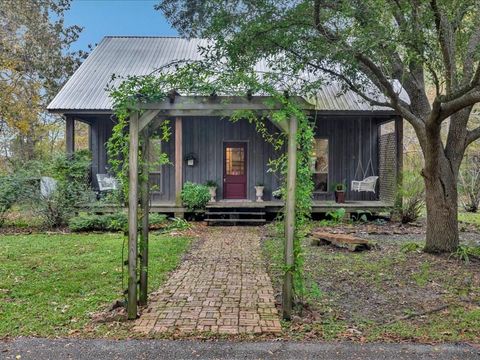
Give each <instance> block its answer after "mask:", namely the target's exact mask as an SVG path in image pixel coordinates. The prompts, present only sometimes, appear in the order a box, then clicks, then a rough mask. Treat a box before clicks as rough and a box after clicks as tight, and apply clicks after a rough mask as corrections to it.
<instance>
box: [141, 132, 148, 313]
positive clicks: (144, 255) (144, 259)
mask: <svg viewBox="0 0 480 360" xmlns="http://www.w3.org/2000/svg"><path fill="white" fill-rule="evenodd" d="M149 153H150V133H149V131H148V128H147V129H145V130H144V132H143V143H142V160H143V164H142V177H141V179H140V206H141V209H142V210H141V211H142V233H141V235H140V246H139V248H140V297H139V304H140V305H146V304H147V299H148V227H149V218H148V217H149V212H150V206H149V203H150V199H149V197H150V186H149V185H150V184H149V164H148V160H149V158H150V156H149Z"/></svg>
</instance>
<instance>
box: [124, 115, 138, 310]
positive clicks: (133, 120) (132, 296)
mask: <svg viewBox="0 0 480 360" xmlns="http://www.w3.org/2000/svg"><path fill="white" fill-rule="evenodd" d="M128 161H129V181H128V184H129V187H128V303H127V313H128V318H129V319H136V318H137V236H138V228H137V226H138V218H137V217H138V212H137V211H138V112H136V111H134V112H132V114H131V115H130V148H129V158H128Z"/></svg>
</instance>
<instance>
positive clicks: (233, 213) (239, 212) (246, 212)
mask: <svg viewBox="0 0 480 360" xmlns="http://www.w3.org/2000/svg"><path fill="white" fill-rule="evenodd" d="M205 215H265V211H259V212H252V211H207V212H206V213H205Z"/></svg>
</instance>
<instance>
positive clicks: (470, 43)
mask: <svg viewBox="0 0 480 360" xmlns="http://www.w3.org/2000/svg"><path fill="white" fill-rule="evenodd" d="M156 8H157V10H162V11H163V12H164V13H165V15H166V16H167V18H168V19H170V21H171V23H172V24H173V26H174V27H176V28H177V29H178V30H179V32H180V33H181V34H182V35H185V36H187V37H189V36H190V37H206V38H211V39H213V40H214V43H213V45H212V47H211V48H210V49H208V51H207V53H208V55H209V56H210V57H211V58H212V59H216V61H218V62H220V61H225V60H226V61H227V62H228V63H229V65H230V68H232V69H235V68H239V67H248V66H252V65H253V64H255V63H257V62H258V61H266V62H267V63H268V64H269V65H270V68H271V69H272V70H273V72H276V73H281V74H283V79H288V80H289V83H290V84H291V83H292V79H296V80H298V81H295V82H294V83H295V84H296V85H297V89H298V90H300V91H302V92H303V93H307V92H308V91H313V92H315V91H316V90H318V89H319V88H320V87H322V86H324V85H325V84H326V83H328V82H329V81H338V82H340V83H341V84H342V85H343V89H344V90H347V89H348V90H351V91H354V92H356V93H357V94H359V95H360V96H361V97H362V98H363V99H364V100H365V101H367V102H369V103H370V104H372V105H377V106H385V107H387V108H392V109H394V110H395V111H396V112H397V113H398V114H399V115H401V116H402V117H403V118H404V119H405V120H407V121H408V122H409V123H410V124H411V125H412V126H413V128H414V129H415V132H416V135H417V137H418V140H419V143H420V146H421V148H422V151H423V155H424V158H425V166H424V169H423V171H422V175H423V177H424V181H425V187H426V200H427V201H426V205H427V214H428V216H427V223H428V226H427V245H426V249H427V250H428V251H432V252H436V251H440V252H443V251H452V250H454V249H455V248H456V246H457V245H458V223H457V203H458V194H457V188H456V186H457V180H458V171H459V168H460V164H461V162H462V158H463V155H464V153H465V150H466V148H467V146H468V145H470V144H471V143H472V142H474V141H475V140H477V139H478V138H479V137H480V127H478V125H473V123H472V121H471V118H472V117H471V115H472V111H474V105H475V104H476V103H478V102H480V67H479V59H480V51H479V44H480V3H479V2H478V1H477V0H453V1H452V0H430V1H420V0H362V1H357V0H340V1H334V0H293V1H291V0H288V1H287V0H227V1H220V0H211V1H198V0H163V1H160V2H159V4H158V5H157V6H156ZM212 63H214V62H212ZM307 74H308V75H307ZM301 75H302V76H301ZM277 79H280V78H277ZM402 89H403V90H402ZM402 93H404V94H406V95H408V96H402ZM445 121H449V130H448V135H447V137H446V140H443V139H442V136H441V125H442V123H443V122H445Z"/></svg>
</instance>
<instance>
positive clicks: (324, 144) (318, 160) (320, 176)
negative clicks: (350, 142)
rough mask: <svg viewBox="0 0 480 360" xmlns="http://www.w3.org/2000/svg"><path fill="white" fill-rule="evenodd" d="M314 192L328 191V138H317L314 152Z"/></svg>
mask: <svg viewBox="0 0 480 360" xmlns="http://www.w3.org/2000/svg"><path fill="white" fill-rule="evenodd" d="M312 172H313V183H314V190H313V191H314V192H326V191H328V139H315V142H314V144H313V154H312Z"/></svg>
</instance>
